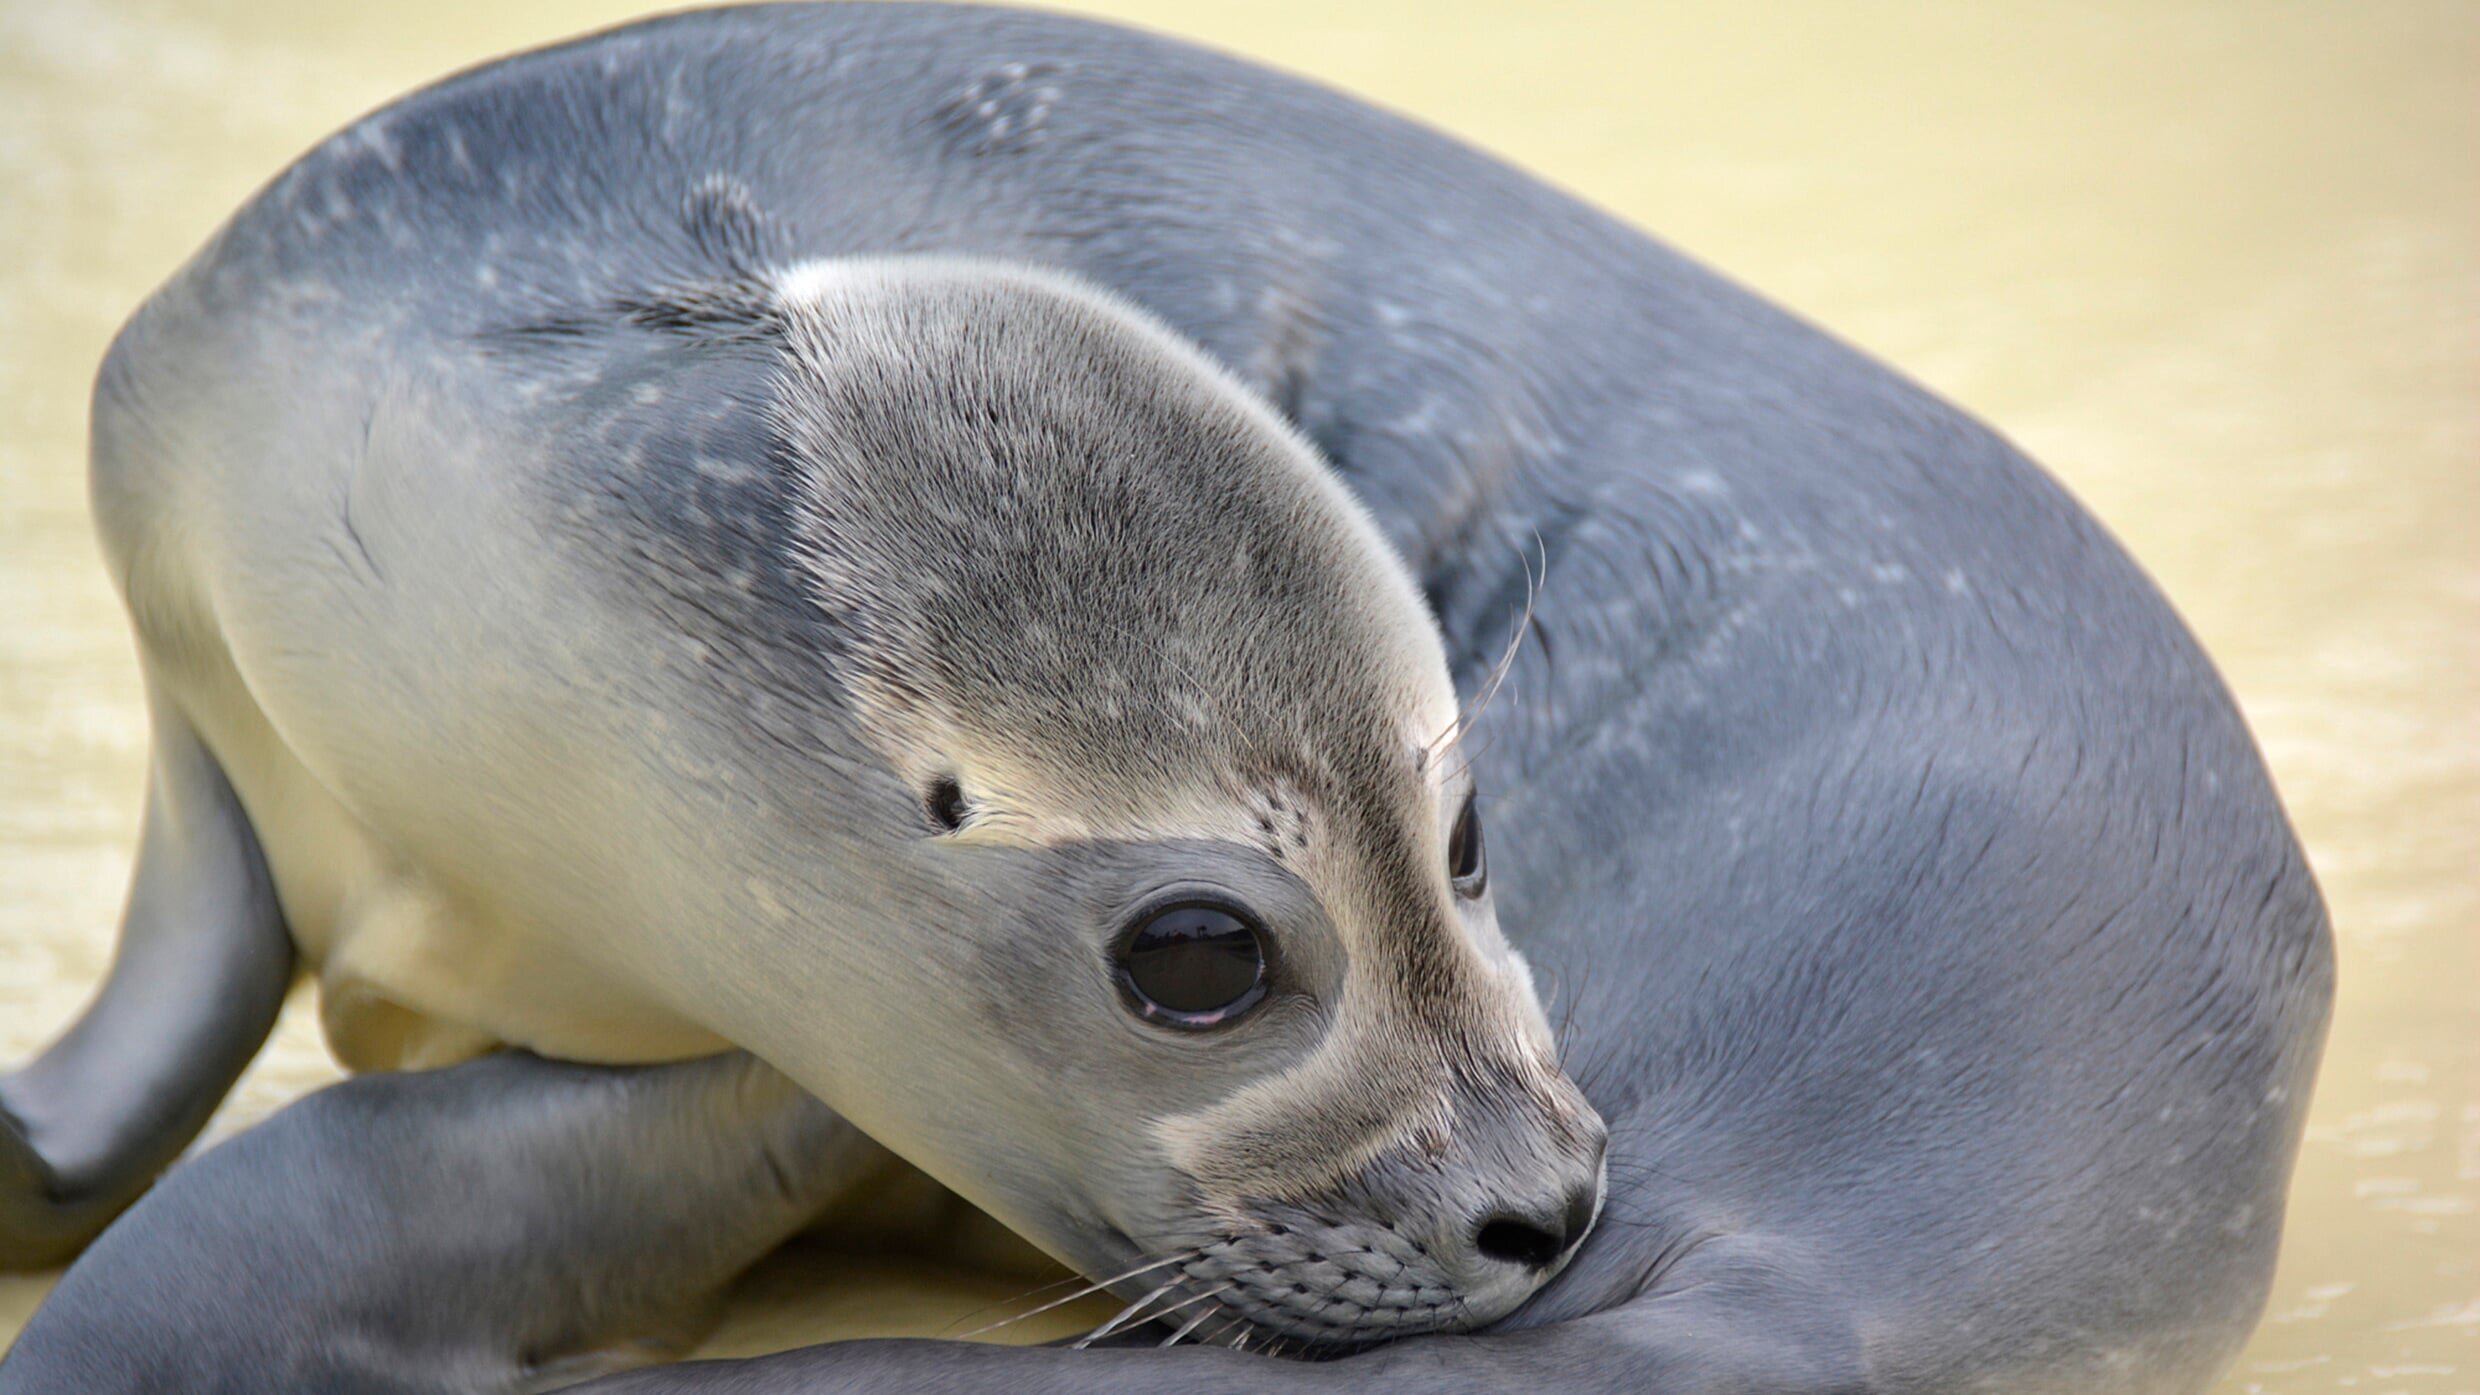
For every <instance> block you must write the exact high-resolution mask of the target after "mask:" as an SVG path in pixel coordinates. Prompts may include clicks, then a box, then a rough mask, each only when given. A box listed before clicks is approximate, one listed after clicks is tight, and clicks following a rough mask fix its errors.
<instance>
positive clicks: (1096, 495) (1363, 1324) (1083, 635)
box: [773, 260, 1604, 1344]
mask: <svg viewBox="0 0 2480 1395" xmlns="http://www.w3.org/2000/svg"><path fill="white" fill-rule="evenodd" d="M775 285H776V287H777V291H778V294H779V297H780V309H779V316H780V319H779V323H780V326H781V329H782V333H783V341H782V342H783V345H784V352H783V360H784V362H783V372H782V380H781V384H780V391H779V392H778V395H777V399H776V403H775V414H776V428H777V439H778V440H779V441H780V442H781V443H782V446H783V448H784V450H785V452H786V456H787V459H788V461H789V462H790V468H791V469H793V470H794V471H796V472H797V482H798V490H797V499H798V507H797V512H798V514H799V536H800V538H801V540H802V545H801V546H802V553H801V559H800V560H801V565H802V568H803V571H804V575H805V580H806V583H807V586H808V588H809V590H810V592H811V594H812V596H813V598H814V599H815V601H816V603H817V604H818V605H820V606H823V607H824V608H825V609H826V611H827V612H828V614H829V616H830V617H831V618H832V620H833V622H834V623H833V626H832V631H833V633H835V634H837V635H839V636H842V637H844V638H843V640H842V641H841V643H842V648H841V650H840V652H839V653H837V654H835V655H834V656H832V657H833V662H834V664H835V666H836V672H837V674H838V677H839V681H840V685H841V687H842V688H843V690H844V693H845V701H846V710H847V711H848V713H849V718H850V721H851V722H852V725H853V728H854V731H855V734H856V735H857V736H858V738H859V743H858V744H862V745H866V746H867V747H868V748H869V749H871V750H872V751H874V752H875V753H876V756H877V757H878V759H879V761H880V762H883V768H884V774H885V776H887V777H889V778H892V779H893V780H894V781H898V782H900V787H901V789H902V790H903V791H904V792H905V794H906V796H907V797H906V799H905V801H904V802H903V804H902V805H901V806H900V807H901V808H902V809H903V811H904V812H903V814H902V816H901V819H900V820H899V822H900V824H901V826H900V827H894V828H884V829H878V828H864V829H859V830H853V831H848V832H846V833H843V834H838V833H836V832H835V831H832V830H821V831H820V837H821V838H822V839H834V838H838V837H857V838H861V839H863V840H865V841H866V843H867V847H866V848H861V847H844V848H842V849H841V851H840V865H842V866H844V867H846V868H848V869H849V868H853V867H856V866H861V865H866V868H867V870H866V871H863V872H860V873H857V874H855V875H852V876H851V877H850V879H849V882H848V886H849V887H850V890H849V892H848V893H847V895H846V900H845V904H844V905H843V906H842V907H840V908H835V909H836V913H837V914H838V915H840V916H849V917H851V918H853V919H857V920H863V921H868V922H869V928H868V929H867V930H866V934H867V935H868V936H869V937H870V938H871V939H872V940H873V941H874V942H876V944H877V946H878V947H877V949H876V951H875V952H874V953H872V954H868V955H864V956H861V957H862V958H863V959H864V960H866V961H868V962H869V963H870V964H871V965H872V967H871V969H870V970H869V972H870V973H871V974H872V975H873V982H874V985H875V986H874V988H873V990H872V992H871V994H870V995H869V998H870V1002H871V1004H872V1005H871V1006H870V1007H869V1008H867V1009H864V1010H862V1011H863V1012H866V1013H868V1014H870V1015H871V1016H872V1017H873V1019H874V1020H876V1021H878V1022H881V1023H890V1024H900V1025H901V1029H902V1031H901V1035H902V1036H903V1037H904V1038H905V1039H903V1040H901V1041H894V1040H889V1039H887V1038H888V1037H889V1036H892V1035H896V1034H897V1032H898V1028H897V1027H894V1026H888V1027H883V1028H872V1029H869V1030H868V1031H867V1032H865V1035H867V1036H868V1037H869V1040H867V1041H864V1042H858V1043H856V1042H855V1041H854V1040H853V1039H852V1038H851V1037H850V1036H839V1035H838V1029H839V1026H840V1025H842V1024H838V1023H834V1022H829V1023H825V1024H822V1025H821V1026H820V1028H819V1031H818V1034H817V1035H818V1039H819V1043H820V1044H819V1045H818V1046H817V1048H816V1050H815V1052H814V1053H811V1052H810V1051H809V1050H808V1049H806V1048H803V1049H797V1050H793V1051H788V1052H787V1051H782V1050H778V1051H776V1052H774V1053H773V1054H775V1055H777V1056H779V1057H782V1056H804V1055H814V1059H811V1060H808V1061H804V1060H800V1059H779V1060H778V1061H777V1063H778V1064H779V1065H782V1066H784V1067H785V1068H786V1069H787V1070H789V1071H791V1072H792V1073H793V1074H794V1075H795V1077H796V1078H803V1079H805V1080H811V1081H814V1082H818V1083H815V1084H813V1088H816V1089H820V1091H821V1093H823V1094H826V1095H827V1097H828V1099H829V1100H830V1102H831V1103H835V1104H837V1105H838V1106H839V1107H840V1108H844V1109H845V1111H846V1112H847V1113H848V1114H852V1115H853V1116H854V1117H855V1118H856V1120H857V1121H858V1122H860V1123H861V1124H862V1125H863V1126H864V1127H865V1128H869V1129H871V1130H872V1131H873V1132H875V1133H877V1134H878V1135H879V1136H880V1137H881V1138H882V1139H883V1140H884V1141H886V1142H887V1143H889V1144H890V1145H891V1146H893V1147H895V1148H896V1149H897V1150H898V1151H899V1152H902V1153H904V1154H906V1155H907V1156H908V1157H910V1158H911V1159H912V1160H913V1161H914V1162H916V1163H918V1164H920V1165H921V1166H922V1167H924V1168H925V1169H926V1170H928V1171H929V1172H931V1173H932V1174H933V1175H935V1176H938V1177H940V1178H941V1179H942V1180H944V1181H946V1182H947V1183H948V1184H949V1185H951V1186H954V1187H956V1188H957V1189H958V1190H959V1191H962V1192H964V1193H965V1194H966V1195H967V1196H969V1197H971V1198H973V1199H975V1200H976V1201H978V1202H980V1203H982V1204H983V1205H984V1206H985V1207H987V1208H989V1209H990V1210H992V1211H993V1212H994V1213H995V1214H997V1215H998V1216H999V1217H1000V1218H1001V1219H1003V1220H1005V1221H1008V1222H1009V1223H1011V1224H1012V1225H1014V1226H1015V1227H1016V1228H1017V1229H1019V1230H1020V1231H1022V1232H1024V1233H1025V1234H1027V1235H1028V1236H1029V1237H1031V1238H1033V1239H1035V1240H1036V1241H1037V1242H1038V1243H1041V1244H1043V1245H1044V1246H1045V1247H1046V1248H1049V1249H1050V1250H1052V1251H1053V1252H1054V1253H1056V1254H1058V1255H1059V1256H1060V1257H1062V1258H1063V1259H1066V1260H1068V1261H1069V1262H1070V1263H1072V1264H1074V1265H1076V1266H1077V1267H1079V1268H1081V1269H1083V1270H1085V1271H1086V1272H1087V1273H1089V1274H1095V1275H1098V1276H1109V1275H1114V1274H1119V1273H1121V1272H1123V1271H1125V1272H1126V1274H1127V1277H1126V1278H1125V1279H1124V1280H1122V1282H1121V1283H1120V1284H1119V1288H1120V1291H1121V1292H1123V1293H1124V1294H1125V1295H1126V1296H1127V1297H1130V1298H1132V1299H1134V1298H1143V1297H1146V1296H1147V1295H1151V1296H1152V1297H1151V1301H1150V1302H1149V1303H1148V1304H1147V1305H1146V1306H1145V1307H1144V1308H1143V1309H1141V1310H1140V1313H1139V1316H1154V1315H1160V1316H1162V1317H1163V1319H1164V1320H1165V1321H1167V1322H1169V1323H1172V1324H1175V1325H1176V1324H1183V1323H1188V1322H1190V1321H1191V1320H1193V1319H1199V1318H1207V1319H1210V1320H1211V1321H1210V1323H1209V1324H1208V1325H1206V1326H1203V1327H1201V1328H1200V1330H1199V1335H1200V1336H1204V1335H1209V1334H1217V1335H1222V1336H1224V1337H1226V1338H1228V1337H1230V1336H1231V1335H1232V1334H1233V1333H1234V1332H1246V1331H1250V1330H1259V1331H1268V1332H1274V1333H1280V1334H1282V1335H1284V1336H1286V1337H1288V1338H1292V1339H1294V1340H1305V1341H1308V1342H1313V1343H1315V1342H1323V1343H1334V1344H1353V1343H1359V1342H1364V1341H1368V1340H1373V1339H1377V1338H1383V1337H1389V1336H1397V1335H1402V1334H1408V1333H1415V1332H1423V1331H1435V1330H1451V1329H1460V1328H1466V1327H1471V1326H1475V1325H1478V1324H1480V1323H1484V1322H1488V1321H1491V1320H1493V1319H1495V1318H1498V1317H1500V1316H1502V1315H1504V1314H1505V1313H1507V1312H1508V1311H1509V1310H1511V1309H1512V1308H1514V1307H1515V1306H1516V1305H1517V1304H1518V1303H1520V1302H1521V1301H1523V1299H1524V1298H1525V1297H1527V1296H1528V1295H1529V1294H1530V1293H1532V1291H1533V1290H1534V1289H1535V1288H1537V1287H1538V1286H1539V1285H1540V1284H1541V1283H1542V1282H1544V1281H1545V1280H1546V1279H1547V1278H1548V1277H1549V1276H1550V1275H1551V1274H1553V1273H1555V1272H1556V1271H1557V1270H1558V1269H1559V1268H1560V1267H1561V1266H1562V1265H1563V1264H1565V1263H1566V1261H1567V1259H1568V1257H1569V1256H1570V1254H1571V1253H1572V1252H1573V1251H1574V1248H1575V1246H1576V1245H1577V1243H1578V1242H1579V1241H1580V1240H1581V1239H1582V1237H1583V1236H1584V1234H1585V1232H1586V1231H1587V1229H1588V1228H1589V1227H1590V1226H1591V1224H1592V1222H1593V1219H1594V1217H1595V1215H1596V1212H1597V1209H1598V1206H1599V1200H1600V1196H1601V1159H1602V1149H1603V1140H1604V1131H1603V1126H1602V1123H1601V1121H1600V1119H1599V1118H1598V1117H1597V1116H1596V1115H1595V1114H1594V1112H1593V1110H1592V1108H1591V1106H1590V1105H1588V1104H1587V1103H1586V1101H1585V1100H1584V1098H1583V1096H1582V1095H1581V1094H1580V1093H1579V1092H1578V1090H1577V1088H1576V1087H1575V1085H1574V1084H1573V1083H1572V1082H1570V1081H1569V1080H1568V1079H1567V1077H1566V1076H1565V1075H1564V1074H1562V1073H1561V1071H1560V1068H1559V1065H1558V1062H1557V1060H1556V1058H1555V1053H1554V1049H1553V1043H1552V1039H1551V1034H1550V1032H1549V1030H1548V1028H1547V1026H1546V1024H1545V1022H1544V1020H1543V1016H1542V1011H1541V1008H1540V1006H1539V1002H1538V999H1537V997H1536V995H1535V992H1534V988H1533V984H1532V981H1531V978H1530V976H1529V974H1528V973H1527V971H1526V969H1525V966H1524V964H1523V961H1522V960H1521V959H1520V958H1519V957H1518V956H1517V955H1516V954H1515V953H1514V951H1513V950H1511V949H1510V948H1509V947H1508V945H1507V943H1506V941H1505V940H1504V939H1502V938H1501V936H1500V934H1499V929H1498V925H1497V922H1496V919H1495V916H1494V913H1493V910H1492V903H1491V891H1490V884H1489V872H1488V867H1487V862H1486V858H1485V856H1484V851H1483V846H1482V833H1481V825H1480V818H1479V815H1478V814H1477V813H1476V811H1475V808H1474V792H1473V784H1472V779H1471V777H1470V775H1469V774H1468V772H1467V770H1466V768H1465V763H1464V762H1463V761H1462V760H1461V759H1460V758H1459V756H1458V754H1457V749H1456V744H1455V728H1456V725H1457V720H1458V708H1457V703H1456V699H1455V695H1454V691H1453V688H1452V686H1451V684H1450V682H1449V679H1448V676H1447V670H1446V664H1445V660H1444V656H1443V653H1442V650H1441V646H1440V643H1439V640H1438V638H1437V636H1436V633H1435V630H1434V628H1433V626H1432V623H1431V621H1430V618H1429V615H1428V612H1427V610H1426V608H1425V607H1424V605H1423V603H1422V600H1421V597H1420V595H1419V593H1418V591H1417V590H1416V588H1415V587H1414V585H1413V583H1412V581H1411V579H1410V578H1409V576H1408V575H1407V574H1406V572H1405V571H1404V569H1403V567H1402V566H1401V564H1400V563H1399V562H1398V561H1397V560H1396V559H1395V557H1394V555H1393V553H1392V552H1391V551H1390V549H1389V548H1388V547H1387V546H1386V545H1385V543H1384V541H1383V540H1382V539H1381V537H1380V536H1379V534H1378V533H1377V531H1376V529H1375V528H1374V526H1373V525H1372V524H1371V523H1370V521H1369V520H1368V518H1367V517H1366V516H1365V515H1364V514H1363V513H1362V511H1361V510H1360V509H1359V507H1358V506H1357V505H1356V504H1355V502H1354V501H1353V500H1352V498H1351V497H1350V495H1349V494H1348V493H1347V492H1346V491H1345V490H1344V489H1343V488H1342V487H1341V485H1340V484H1338V483H1337V482H1336V481H1335V479H1334V478H1333V477H1332V476H1331V475H1330V473H1329V472H1328V471H1327V470H1326V469H1325V467H1324V466H1323V464H1322V463H1321V462H1320V461H1319V459H1318V458H1317V456H1316V455H1315V453H1314V452H1313V451H1312V450H1311V449H1310V447H1309V446H1308V445H1307V444H1306V443H1304V442H1303V441H1302V440H1301V438H1300V437H1299V436H1298V435H1296V434H1295V433H1294V432H1293V431H1292V430H1291V429H1289V427H1288V426H1287V425H1286V424H1285V423H1284V422H1283V421H1282V420H1281V418H1279V417H1278V416H1276V415H1275V414H1274V413H1273V412H1271V411H1269V410H1268V409H1267V408H1266V407H1265V406H1264V405H1262V404H1261V403H1260V402H1259V401H1257V399H1256V398H1255V397H1254V396H1252V395H1251V394H1250V393H1249V392H1248V391H1246V390H1245V389H1244V388H1242V387H1241V386H1240V385H1239V384H1238V383H1236V382H1235V381H1234V380H1232V379H1231V378H1229V377H1228V376H1226V375H1225V374H1224V373H1223V372H1221V371H1220V370H1219V369H1218V368H1217V367H1216V366H1215V365H1214V364H1213V363H1212V362H1211V361H1210V360H1208V359H1207V358H1206V357H1205V356H1204V355H1203V354H1201V353H1200V352H1199V351H1198V350H1196V349H1195V348H1193V347H1191V346H1190V345H1188V344H1187V343H1185V342H1184V341H1182V340H1180V339H1179V338H1178V337H1176V336H1175V335H1173V334H1171V333H1170V332H1169V331H1167V330H1166V329H1164V328H1163V327H1161V326H1160V325H1158V324H1157V323H1155V322H1154V321H1153V320H1151V319H1150V318H1148V317H1147V316H1145V315H1143V314H1142V313H1140V312H1138V311H1137V310H1135V309H1133V308H1131V307H1129V306H1127V305H1124V304H1122V303H1119V302H1117V301H1115V300H1113V299H1110V298H1108V297H1106V296H1104V295H1102V294H1101V293H1099V292H1097V291H1095V290H1093V289H1091V288H1088V287H1086V286H1084V285H1082V284H1080V283H1077V282H1073V281H1070V280H1066V279H1063V278H1059V277H1055V276H1051V275H1047V274H1043V273H1036V272H1031V271H1025V270H1017V269H1010V268H1004V267H998V266H992V265H986V264H977V263H967V262H955V261H912V260H891V261H883V262H838V263H826V264H813V265H811V266H808V267H804V268H800V269H796V270H793V271H791V272H787V273H784V274H782V275H780V276H778V277H777V279H776V281H775ZM886 807H898V806H896V805H894V804H893V803H892V802H890V803H889V804H888V805H887V806H886ZM899 951H901V953H899ZM905 956H909V957H905ZM859 1015H861V1014H860V1013H859V1012H857V1013H856V1014H855V1016H856V1018H857V1017H858V1016H859ZM882 1033H883V1034H882ZM856 1050H859V1051H862V1052H863V1054H867V1055H870V1056H872V1057H874V1058H875V1059H874V1062H873V1063H874V1064H875V1065H876V1066H877V1067H878V1069H877V1070H875V1071H874V1072H873V1073H872V1076H873V1078H872V1079H871V1080H869V1081H867V1082H862V1083H855V1081H854V1079H853V1071H852V1068H851V1066H850V1059H849V1058H850V1055H851V1053H853V1052H854V1051H856ZM839 1052H841V1053H844V1055H843V1058H842V1059H838V1060H830V1059H829V1058H831V1057H836V1056H837V1055H838V1053H839ZM805 1065H806V1066H808V1067H809V1069H807V1070H805V1069H804V1066H805Z"/></svg>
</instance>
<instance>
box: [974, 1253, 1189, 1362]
mask: <svg viewBox="0 0 2480 1395" xmlns="http://www.w3.org/2000/svg"><path fill="white" fill-rule="evenodd" d="M1206 1249H1207V1247H1206V1246H1204V1245H1199V1246H1197V1247H1196V1248H1195V1249H1191V1250H1185V1251H1182V1252H1181V1253H1179V1254H1176V1255H1173V1256H1171V1257H1170V1258H1169V1259H1158V1260H1155V1261H1154V1262H1153V1263H1151V1264H1140V1265H1138V1266H1137V1267H1136V1268H1134V1269H1131V1270H1129V1271H1128V1272H1127V1273H1125V1274H1121V1275H1118V1276H1117V1277H1115V1278H1109V1279H1100V1280H1096V1281H1095V1282H1093V1283H1089V1284H1087V1285H1086V1286H1085V1287H1083V1288H1080V1289H1078V1290H1077V1291H1076V1292H1074V1293H1071V1294H1069V1295H1068V1296H1067V1297H1065V1298H1054V1299H1052V1300H1051V1301H1050V1302H1048V1303H1045V1304H1043V1305H1042V1306H1041V1307H1039V1308H1030V1309H1027V1310H1026V1311H1024V1312H1021V1313H1018V1314H1017V1315H1016V1316H1014V1317H1012V1318H1001V1319H1000V1320H999V1321H997V1322H993V1323H989V1324H986V1325H984V1326H981V1327H976V1328H974V1329H973V1330H972V1331H970V1332H966V1333H963V1334H961V1335H960V1336H959V1337H958V1338H957V1340H959V1341H962V1340H964V1339H965V1338H969V1337H978V1336H980V1335H982V1334H983V1333H985V1332H996V1331H998V1330H999V1329H1000V1328H1002V1327H1007V1326H1009V1325H1011V1324H1014V1323H1019V1322H1023V1321H1024V1320H1025V1319H1027V1318H1030V1317H1040V1316H1041V1315H1042V1314H1044V1313H1047V1312H1049V1311H1050V1310H1051V1309H1053V1308H1064V1307H1066V1306H1067V1305H1068V1304H1070V1303H1073V1302H1075V1301H1076V1300H1078V1299H1080V1298H1090V1297H1092V1296H1093V1295H1095V1294H1097V1293H1100V1292H1102V1291H1103V1290H1104V1289H1106V1288H1109V1287H1110V1286H1111V1285H1113V1284H1124V1283H1126V1282H1128V1281H1129V1280H1130V1279H1133V1278H1135V1277H1137V1276H1138V1275H1139V1274H1151V1273H1153V1272H1154V1271H1155V1270H1157V1269H1160V1268H1162V1267H1163V1266H1164V1265H1166V1264H1185V1263H1187V1262H1188V1261H1190V1260H1192V1259H1195V1258H1197V1257H1198V1256H1199V1255H1202V1254H1204V1253H1205V1252H1206ZM1173 1282H1175V1283H1176V1282H1177V1280H1174V1281H1173ZM1038 1291H1039V1290H1037V1292H1038ZM960 1320H961V1319H960Z"/></svg>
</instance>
